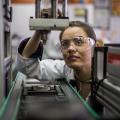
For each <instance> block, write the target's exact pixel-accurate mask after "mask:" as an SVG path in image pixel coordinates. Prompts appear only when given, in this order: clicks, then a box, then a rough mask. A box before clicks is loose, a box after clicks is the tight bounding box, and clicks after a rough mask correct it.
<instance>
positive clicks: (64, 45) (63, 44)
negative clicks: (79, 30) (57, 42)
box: [61, 41, 69, 47]
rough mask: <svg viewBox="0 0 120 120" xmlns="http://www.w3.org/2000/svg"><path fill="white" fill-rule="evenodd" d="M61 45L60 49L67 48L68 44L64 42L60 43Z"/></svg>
mask: <svg viewBox="0 0 120 120" xmlns="http://www.w3.org/2000/svg"><path fill="white" fill-rule="evenodd" d="M61 45H62V47H67V46H68V45H69V42H67V41H64V42H62V43H61Z"/></svg>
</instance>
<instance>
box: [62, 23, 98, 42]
mask: <svg viewBox="0 0 120 120" xmlns="http://www.w3.org/2000/svg"><path fill="white" fill-rule="evenodd" d="M69 27H80V28H82V29H83V30H84V31H85V32H86V34H87V35H88V37H90V38H92V39H94V40H95V41H96V35H95V32H94V30H93V28H92V27H91V26H90V25H89V24H86V23H84V22H81V21H71V22H70V23H69V26H68V27H66V28H64V29H63V30H62V32H61V33H60V40H61V39H62V36H63V33H64V31H65V30H66V29H68V28H69Z"/></svg>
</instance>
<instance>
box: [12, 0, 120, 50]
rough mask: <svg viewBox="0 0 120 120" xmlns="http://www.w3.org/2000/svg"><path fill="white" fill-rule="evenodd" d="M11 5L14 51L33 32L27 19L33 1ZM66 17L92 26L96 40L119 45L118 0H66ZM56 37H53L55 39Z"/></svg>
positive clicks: (32, 11)
mask: <svg viewBox="0 0 120 120" xmlns="http://www.w3.org/2000/svg"><path fill="white" fill-rule="evenodd" d="M44 1H46V0H44ZM61 1H62V0H59V7H60V6H61ZM11 4H12V7H13V16H12V17H13V18H12V23H11V37H12V46H13V49H14V48H15V49H16V46H17V45H18V43H19V42H20V40H21V39H23V38H25V37H30V36H31V35H32V33H33V32H34V31H31V30H29V18H30V16H35V0H11ZM68 17H69V19H70V20H80V21H85V22H87V23H89V24H90V25H92V26H93V27H94V30H95V32H96V35H97V39H98V40H103V42H104V43H120V29H119V26H120V0H68ZM56 35H57V34H54V35H53V37H55V38H56ZM57 36H58V35H57ZM53 44H54V43H53ZM15 51H16V50H15ZM13 52H14V50H13Z"/></svg>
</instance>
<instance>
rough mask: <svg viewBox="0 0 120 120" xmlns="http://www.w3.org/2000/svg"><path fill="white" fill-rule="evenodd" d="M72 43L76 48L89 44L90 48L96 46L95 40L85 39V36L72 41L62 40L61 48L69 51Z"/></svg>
mask: <svg viewBox="0 0 120 120" xmlns="http://www.w3.org/2000/svg"><path fill="white" fill-rule="evenodd" d="M71 42H73V43H74V45H75V46H78V47H81V46H83V45H84V44H88V45H90V46H93V45H94V44H95V40H93V39H92V38H90V37H83V36H77V37H74V38H72V39H62V40H61V48H62V49H67V48H69V47H70V45H71Z"/></svg>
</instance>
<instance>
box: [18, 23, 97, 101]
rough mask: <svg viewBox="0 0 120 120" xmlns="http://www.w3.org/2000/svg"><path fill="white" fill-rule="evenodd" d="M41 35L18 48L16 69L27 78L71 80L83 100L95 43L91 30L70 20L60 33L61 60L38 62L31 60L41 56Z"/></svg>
mask: <svg viewBox="0 0 120 120" xmlns="http://www.w3.org/2000/svg"><path fill="white" fill-rule="evenodd" d="M43 32H44V31H43ZM41 34H42V32H41V31H36V32H35V33H34V35H33V36H32V37H31V38H30V39H29V41H28V42H27V44H26V45H25V46H24V48H22V50H21V45H22V44H21V45H20V46H19V49H18V57H17V63H16V68H17V69H18V70H19V71H21V72H23V73H24V74H26V75H27V76H28V77H32V78H33V77H34V78H37V79H50V80H52V79H53V80H54V79H58V78H66V79H67V80H68V81H69V80H71V79H72V80H74V81H75V83H76V87H77V90H78V91H79V92H80V94H81V95H82V96H83V98H84V99H86V98H87V96H88V94H89V93H90V80H91V60H92V56H93V55H92V54H93V49H94V46H95V40H96V36H95V33H94V31H93V28H92V27H91V26H89V25H88V24H86V23H83V22H80V21H73V22H70V25H69V26H68V27H66V28H65V29H64V30H63V31H62V32H61V34H60V43H61V52H62V54H63V57H64V61H63V60H51V59H46V60H41V61H40V60H39V59H38V58H31V56H33V55H35V54H37V55H38V53H39V54H40V55H41V53H42V52H41V51H42V41H41V40H40V37H41ZM38 50H39V52H38Z"/></svg>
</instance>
